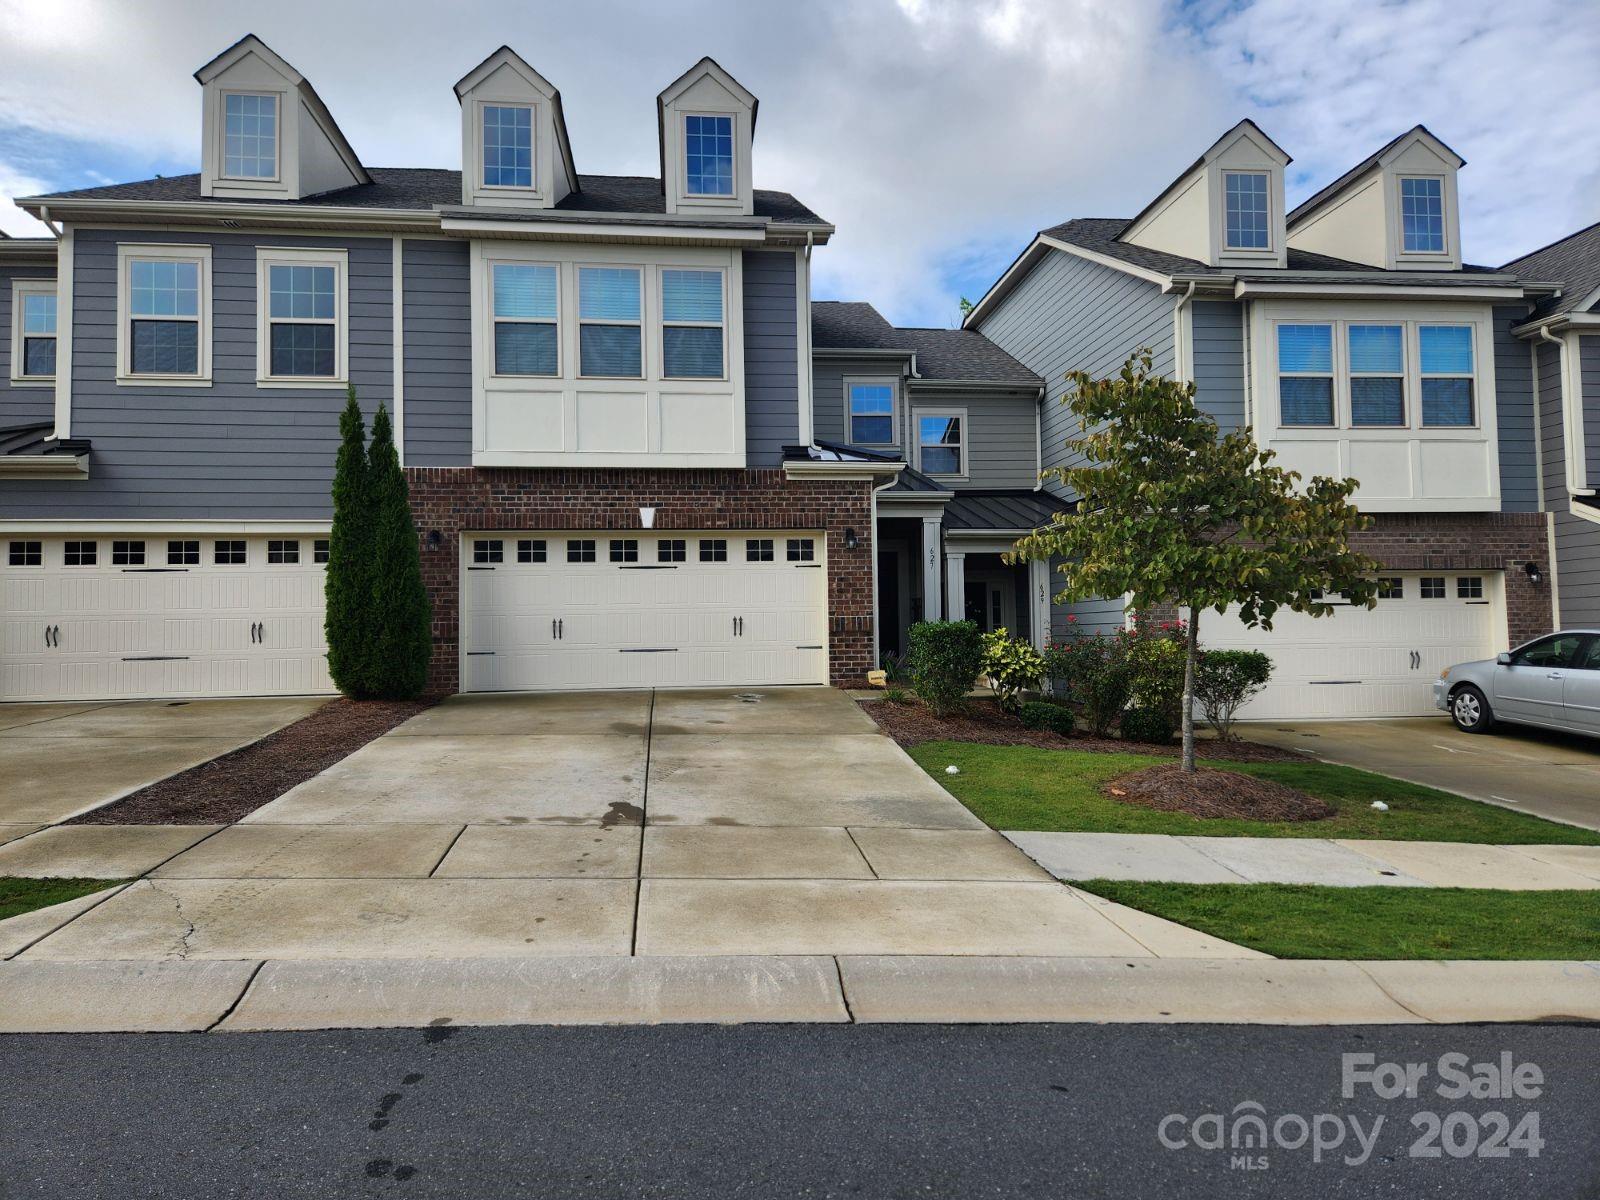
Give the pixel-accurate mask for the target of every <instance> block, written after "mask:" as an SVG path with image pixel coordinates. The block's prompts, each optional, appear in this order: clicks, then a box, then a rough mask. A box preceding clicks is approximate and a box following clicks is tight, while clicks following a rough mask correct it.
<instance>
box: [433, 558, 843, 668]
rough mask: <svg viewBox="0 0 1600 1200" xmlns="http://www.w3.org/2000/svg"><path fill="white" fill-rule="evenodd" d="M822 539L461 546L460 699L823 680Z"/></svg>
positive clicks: (824, 565)
mask: <svg viewBox="0 0 1600 1200" xmlns="http://www.w3.org/2000/svg"><path fill="white" fill-rule="evenodd" d="M826 553H827V539H826V536H825V534H824V533H823V532H821V531H818V530H790V531H768V530H759V531H746V532H729V531H725V530H718V531H704V532H680V531H676V530H674V531H670V532H655V531H650V530H636V531H625V532H618V531H594V530H577V531H571V532H559V533H552V532H546V531H528V532H515V533H512V532H495V533H477V534H466V535H464V536H463V538H462V545H461V554H462V573H461V578H462V584H461V588H462V603H461V619H462V631H461V638H462V660H461V683H462V688H461V690H462V691H467V692H493V691H552V690H560V691H565V690H575V689H591V688H594V689H598V688H638V687H717V686H725V687H743V686H756V685H775V684H821V683H826V682H827V681H828V623H827V598H828V596H827V593H828V588H827V578H828V570H827V561H826Z"/></svg>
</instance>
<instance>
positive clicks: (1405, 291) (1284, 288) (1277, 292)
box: [1233, 279, 1522, 300]
mask: <svg viewBox="0 0 1600 1200" xmlns="http://www.w3.org/2000/svg"><path fill="white" fill-rule="evenodd" d="M1233 295H1234V298H1235V299H1239V300H1244V299H1252V300H1259V299H1265V298H1269V297H1273V296H1311V297H1317V296H1326V297H1329V298H1335V297H1337V298H1339V299H1346V300H1347V299H1351V298H1357V299H1367V300H1520V299H1521V298H1522V287H1521V285H1520V284H1507V285H1505V286H1503V287H1429V286H1427V285H1426V284H1422V285H1406V284H1382V283H1342V284H1341V283H1276V282H1273V281H1270V280H1269V281H1265V282H1263V281H1260V280H1244V279H1241V280H1239V281H1238V282H1237V283H1236V284H1234V286H1233Z"/></svg>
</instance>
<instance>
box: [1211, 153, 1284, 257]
mask: <svg viewBox="0 0 1600 1200" xmlns="http://www.w3.org/2000/svg"><path fill="white" fill-rule="evenodd" d="M1267 182H1268V180H1267V175H1266V173H1265V172H1262V171H1225V172H1224V173H1223V176H1222V184H1223V192H1224V194H1225V199H1226V202H1227V205H1226V207H1227V229H1226V233H1227V241H1226V245H1227V248H1228V249H1229V250H1268V249H1271V247H1272V227H1271V221H1270V217H1269V215H1268V201H1267Z"/></svg>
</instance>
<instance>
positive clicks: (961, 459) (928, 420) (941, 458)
mask: <svg viewBox="0 0 1600 1200" xmlns="http://www.w3.org/2000/svg"><path fill="white" fill-rule="evenodd" d="M966 433H967V411H966V409H964V408H952V409H944V410H940V411H938V412H930V411H928V410H927V409H918V410H917V470H919V471H921V472H922V473H923V474H924V475H952V476H964V475H965V474H966V473H967V437H966Z"/></svg>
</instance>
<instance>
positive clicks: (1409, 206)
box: [1400, 175, 1449, 254]
mask: <svg viewBox="0 0 1600 1200" xmlns="http://www.w3.org/2000/svg"><path fill="white" fill-rule="evenodd" d="M1448 249H1449V247H1448V246H1446V244H1445V232H1444V180H1443V179H1441V178H1440V177H1439V176H1437V175H1402V176H1401V177H1400V250H1401V252H1402V253H1404V254H1444V253H1446V252H1447V251H1448Z"/></svg>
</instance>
